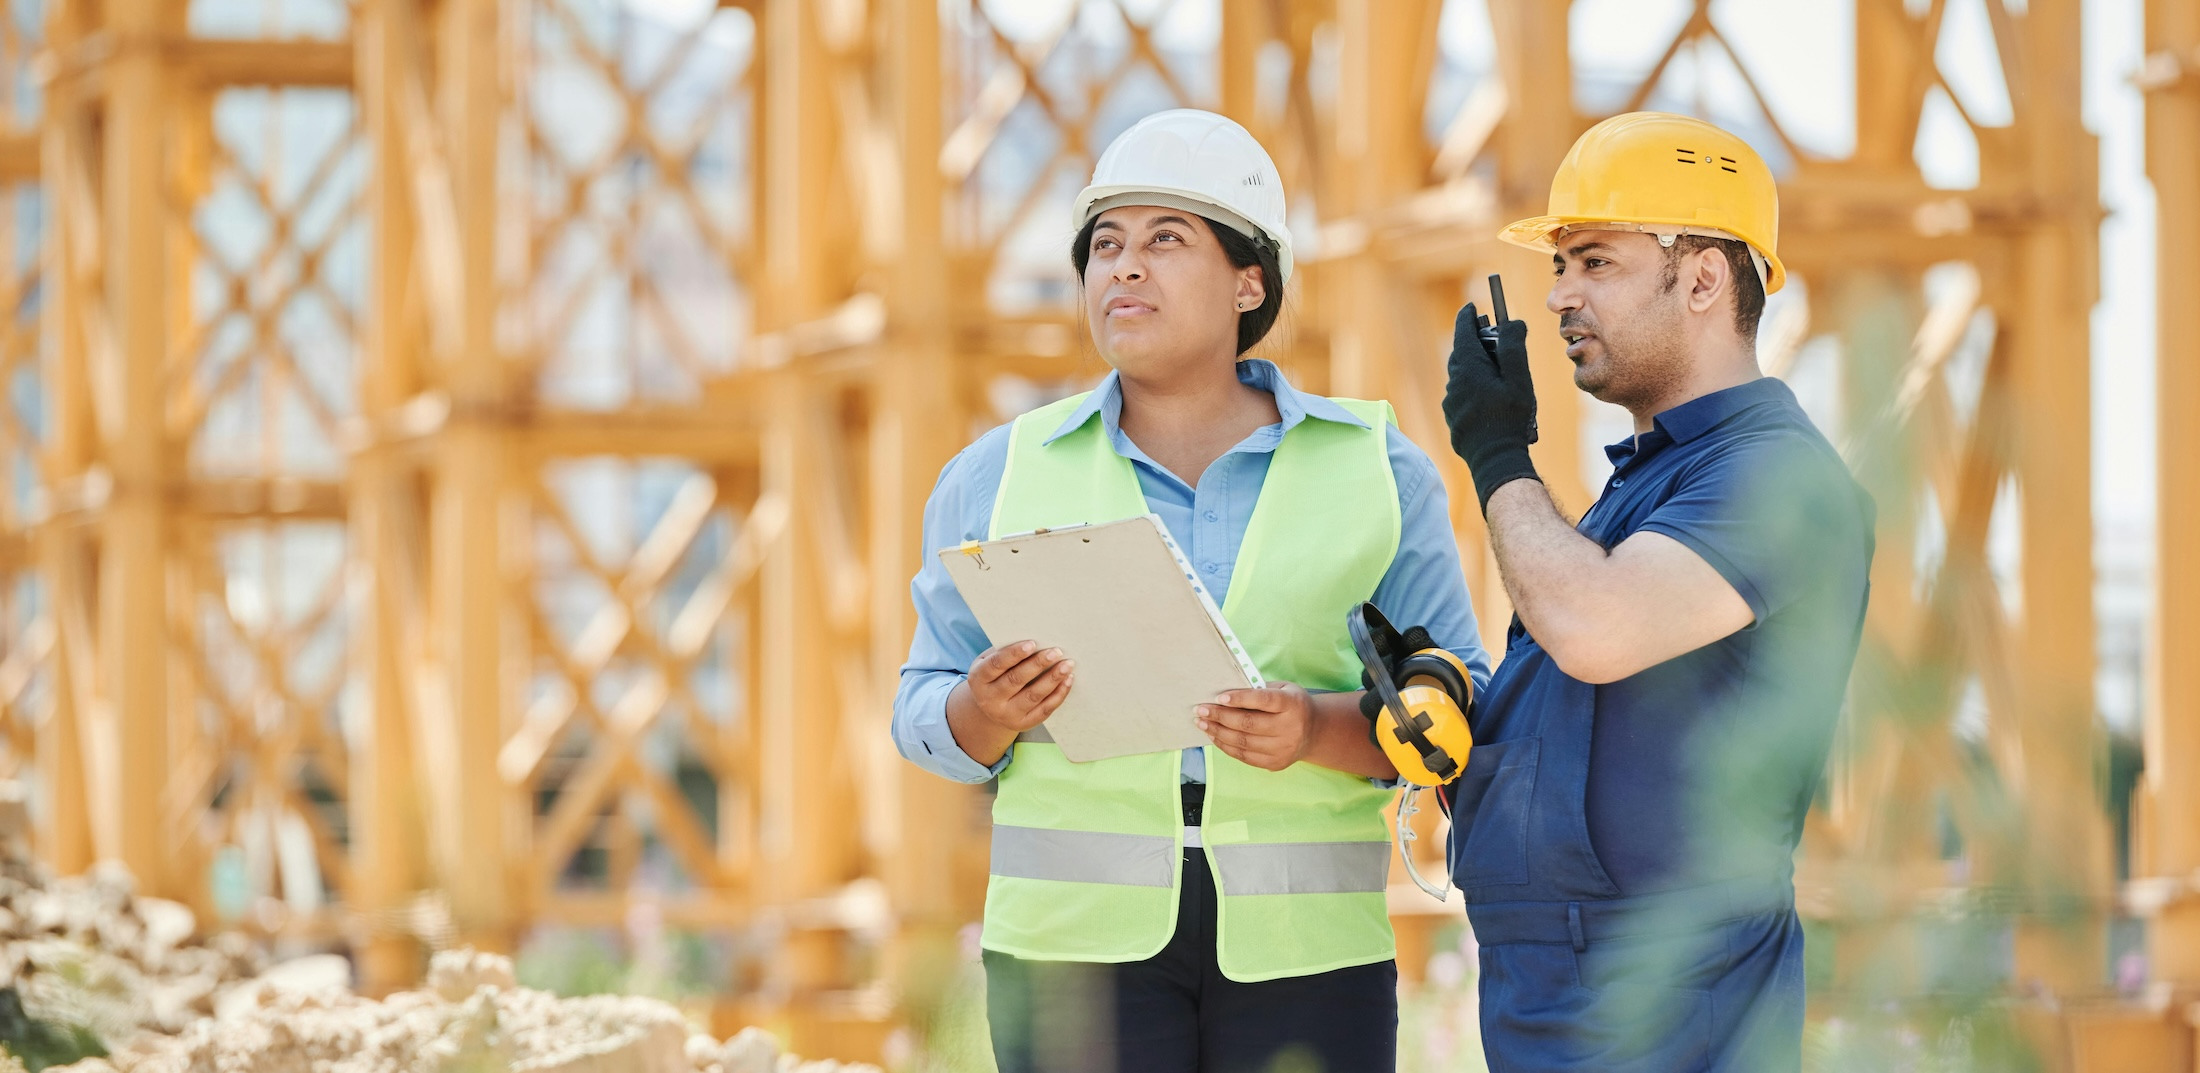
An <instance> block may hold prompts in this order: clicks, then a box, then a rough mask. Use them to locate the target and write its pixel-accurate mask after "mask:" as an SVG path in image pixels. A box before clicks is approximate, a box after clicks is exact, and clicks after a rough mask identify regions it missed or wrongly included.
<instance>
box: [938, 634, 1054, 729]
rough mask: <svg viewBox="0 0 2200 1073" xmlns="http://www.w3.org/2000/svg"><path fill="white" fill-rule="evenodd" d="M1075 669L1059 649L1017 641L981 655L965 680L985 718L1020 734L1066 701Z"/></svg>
mask: <svg viewBox="0 0 2200 1073" xmlns="http://www.w3.org/2000/svg"><path fill="white" fill-rule="evenodd" d="M1076 668H1077V664H1076V662H1075V661H1073V660H1070V659H1067V658H1065V657H1064V656H1063V655H1062V650H1061V649H1059V648H1049V649H1046V650H1045V651H1040V650H1039V644H1038V642H1036V641H1015V642H1012V643H1009V644H1005V645H995V646H993V647H992V648H988V649H986V650H985V651H984V652H982V653H980V654H979V655H978V658H977V659H976V660H975V661H973V662H972V663H971V664H970V675H969V677H968V679H967V680H966V682H965V683H964V684H965V686H966V687H967V688H968V689H969V690H970V699H971V701H973V702H974V703H975V704H976V705H977V707H978V712H979V714H980V715H982V716H983V717H984V718H985V720H986V721H987V722H989V723H992V724H993V725H994V726H997V727H999V728H1001V729H1002V730H1006V731H1009V732H1011V733H1012V734H1021V733H1023V732H1024V731H1026V730H1030V729H1031V728H1032V727H1035V726H1038V725H1039V724H1041V723H1044V722H1046V718H1047V716H1050V715H1053V714H1054V709H1056V708H1059V707H1061V706H1062V701H1064V700H1066V699H1068V697H1069V688H1070V683H1071V680H1072V678H1074V677H1075V675H1074V673H1073V672H1074V671H1075V670H1076Z"/></svg>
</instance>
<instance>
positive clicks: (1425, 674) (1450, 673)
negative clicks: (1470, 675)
mask: <svg viewBox="0 0 2200 1073" xmlns="http://www.w3.org/2000/svg"><path fill="white" fill-rule="evenodd" d="M1416 678H1434V679H1436V687H1437V688H1438V689H1441V690H1443V691H1444V692H1445V693H1447V694H1449V695H1450V696H1451V698H1452V702H1453V703H1454V704H1456V703H1458V701H1459V698H1461V697H1468V696H1472V695H1473V694H1474V687H1473V686H1472V685H1469V684H1468V682H1467V676H1466V675H1464V674H1461V673H1459V665H1458V664H1457V663H1454V662H1452V661H1451V660H1448V659H1445V658H1444V657H1442V656H1439V655H1436V654H1434V653H1432V652H1416V653H1414V654H1413V655H1410V656H1407V657H1406V658H1405V662H1403V663H1400V664H1399V665H1398V679H1399V680H1400V681H1403V682H1405V683H1407V684H1408V685H1410V684H1412V682H1413V680H1414V679H1416Z"/></svg>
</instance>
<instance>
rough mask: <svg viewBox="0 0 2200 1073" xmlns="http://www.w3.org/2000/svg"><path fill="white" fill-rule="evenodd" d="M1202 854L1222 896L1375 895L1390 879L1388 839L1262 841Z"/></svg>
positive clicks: (1219, 847)
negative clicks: (1217, 878) (1209, 860)
mask: <svg viewBox="0 0 2200 1073" xmlns="http://www.w3.org/2000/svg"><path fill="white" fill-rule="evenodd" d="M1207 853H1208V855H1209V856H1211V857H1213V858H1214V859H1215V870H1216V872H1218V873H1219V874H1220V878H1221V880H1222V893H1223V894H1225V895H1240V894H1379V893H1381V892H1382V890H1383V887H1384V886H1385V885H1386V884H1387V883H1389V881H1390V843H1388V842H1263V843H1255V844H1252V845H1236V846H1209V847H1207Z"/></svg>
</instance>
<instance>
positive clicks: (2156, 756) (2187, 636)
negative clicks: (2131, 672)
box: [2133, 0, 2200, 998]
mask: <svg viewBox="0 0 2200 1073" xmlns="http://www.w3.org/2000/svg"><path fill="white" fill-rule="evenodd" d="M2146 50H2147V54H2148V55H2149V56H2150V57H2153V58H2154V62H2155V64H2156V65H2157V66H2159V67H2161V68H2162V69H2163V71H2164V76H2163V78H2162V79H2160V80H2158V81H2157V82H2156V83H2155V84H2153V85H2150V86H2149V92H2148V95H2147V100H2146V167H2147V175H2148V177H2149V178H2151V179H2153V180H2154V189H2155V190H2156V191H2157V192H2158V194H2159V195H2160V196H2159V197H2158V198H2157V199H2156V203H2155V209H2154V212H2155V217H2154V234H2155V243H2156V249H2158V250H2159V251H2160V254H2159V255H2158V256H2157V258H2156V262H2155V269H2154V271H2155V282H2154V286H2155V318H2156V323H2157V324H2158V325H2159V328H2158V330H2157V331H2156V333H2155V343H2154V345H2155V357H2154V377H2155V383H2156V385H2157V390H2156V392H2155V407H2156V409H2155V413H2156V414H2157V418H2156V422H2155V435H2156V437H2158V443H2157V446H2156V455H2155V457H2156V462H2155V465H2156V466H2157V467H2158V468H2157V470H2156V480H2157V481H2158V482H2159V483H2158V485H2157V488H2158V489H2159V493H2158V494H2159V499H2158V500H2157V502H2156V507H2155V511H2156V513H2155V542H2154V544H2155V552H2154V556H2155V557H2154V571H2155V572H2154V592H2155V607H2154V621H2153V626H2152V633H2151V636H2150V637H2149V643H2148V644H2147V657H2148V661H2147V676H2148V679H2147V703H2146V776H2145V781H2144V782H2143V783H2142V784H2141V794H2142V801H2143V803H2144V806H2145V808H2144V812H2145V815H2146V818H2147V821H2148V822H2147V823H2145V824H2144V825H2143V828H2142V829H2141V830H2140V832H2139V836H2140V838H2141V839H2143V841H2142V844H2141V845H2139V846H2137V847H2135V850H2136V851H2137V852H2135V853H2134V862H2135V864H2134V868H2133V871H2134V872H2135V873H2141V874H2145V875H2152V876H2168V877H2178V878H2179V879H2184V880H2186V882H2188V883H2189V879H2187V877H2191V876H2193V875H2195V874H2200V656H2196V653H2200V559H2195V557H2194V556H2193V554H2192V550H2191V549H2192V542H2193V534H2194V533H2196V532H2200V421H2195V420H2194V416H2193V415H2194V414H2195V413H2200V337H2196V336H2194V335H2193V333H2192V331H2191V330H2190V326H2189V322H2190V320H2191V311H2192V310H2194V309H2196V308H2200V267H2196V266H2195V265H2194V264H2193V263H2192V261H2191V259H2190V257H2189V255H2188V254H2189V251H2191V250H2192V249H2193V248H2194V246H2195V244H2200V8H2195V7H2194V6H2193V5H2192V4H2191V3H2189V2H2187V0H2148V3H2147V7H2146ZM2150 936H2151V947H2150V954H2151V957H2152V960H2153V968H2154V976H2155V978H2156V979H2159V980H2164V981H2168V982H2169V983H2171V984H2172V985H2173V986H2174V987H2175V988H2176V989H2177V993H2178V995H2179V996H2180V998H2185V997H2190V996H2193V995H2195V994H2200V896H2196V895H2194V894H2187V895H2186V896H2185V897H2183V898H2181V899H2178V900H2176V901H2173V902H2172V903H2171V904H2170V905H2169V906H2167V907H2166V908H2165V909H2164V910H2163V912H2162V915H2161V916H2160V917H2159V918H2157V919H2156V920H2155V921H2154V923H2153V927H2152V930H2151V933H2150Z"/></svg>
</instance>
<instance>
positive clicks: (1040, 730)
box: [1016, 723, 1054, 745]
mask: <svg viewBox="0 0 2200 1073" xmlns="http://www.w3.org/2000/svg"><path fill="white" fill-rule="evenodd" d="M1016 740H1017V741H1030V742H1037V743H1039V744H1041V745H1052V744H1054V735H1053V734H1050V733H1048V732H1047V725H1046V724H1045V723H1041V724H1039V725H1038V726H1035V727H1032V728H1031V729H1030V730H1026V731H1024V732H1023V733H1021V734H1018V735H1016Z"/></svg>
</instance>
